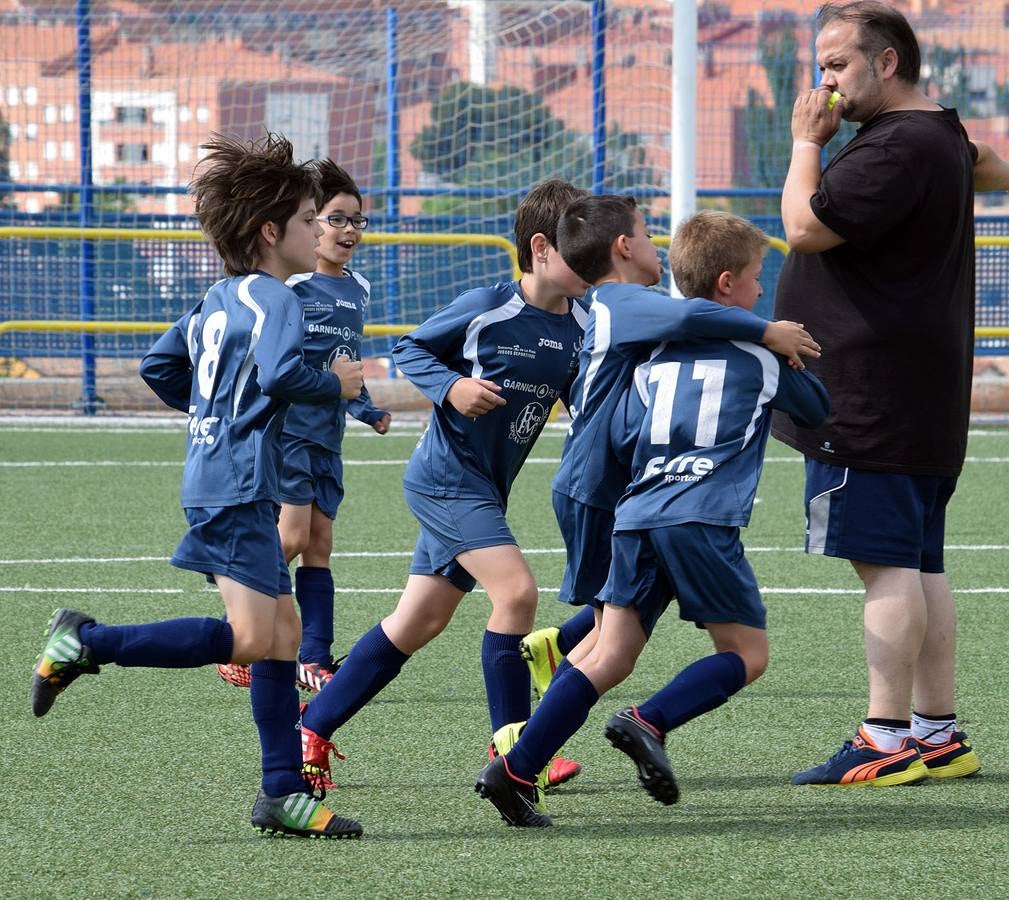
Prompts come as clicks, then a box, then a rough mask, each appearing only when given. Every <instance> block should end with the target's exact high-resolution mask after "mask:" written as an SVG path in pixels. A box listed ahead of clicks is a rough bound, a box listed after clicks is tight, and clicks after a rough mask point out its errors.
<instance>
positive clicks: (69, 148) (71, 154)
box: [60, 141, 77, 161]
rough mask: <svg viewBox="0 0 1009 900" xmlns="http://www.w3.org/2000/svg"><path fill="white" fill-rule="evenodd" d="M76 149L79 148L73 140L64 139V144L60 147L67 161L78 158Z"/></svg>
mask: <svg viewBox="0 0 1009 900" xmlns="http://www.w3.org/2000/svg"><path fill="white" fill-rule="evenodd" d="M76 150H77V148H76V145H75V144H74V142H73V141H64V142H63V146H62V147H61V148H60V151H61V155H62V156H63V158H64V159H65V160H67V161H71V160H73V159H75V158H76V156H77V152H76Z"/></svg>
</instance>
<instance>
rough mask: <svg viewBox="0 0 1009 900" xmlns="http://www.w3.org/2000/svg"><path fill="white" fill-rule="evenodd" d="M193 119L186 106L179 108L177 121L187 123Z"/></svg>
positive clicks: (190, 111)
mask: <svg viewBox="0 0 1009 900" xmlns="http://www.w3.org/2000/svg"><path fill="white" fill-rule="evenodd" d="M192 117H193V113H192V110H190V108H189V107H188V106H180V107H179V121H180V122H188V121H189V120H190V119H191V118H192Z"/></svg>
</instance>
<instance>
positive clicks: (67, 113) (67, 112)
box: [60, 103, 77, 122]
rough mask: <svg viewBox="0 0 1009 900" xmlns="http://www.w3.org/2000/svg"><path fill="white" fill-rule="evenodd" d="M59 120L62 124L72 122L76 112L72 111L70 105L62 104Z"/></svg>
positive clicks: (72, 106) (71, 105) (72, 107)
mask: <svg viewBox="0 0 1009 900" xmlns="http://www.w3.org/2000/svg"><path fill="white" fill-rule="evenodd" d="M60 118H61V119H62V120H63V121H64V122H73V120H74V119H75V118H77V110H75V109H74V105H73V104H72V103H64V104H63V108H62V109H61V110H60Z"/></svg>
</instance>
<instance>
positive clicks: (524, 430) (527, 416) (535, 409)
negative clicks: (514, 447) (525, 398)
mask: <svg viewBox="0 0 1009 900" xmlns="http://www.w3.org/2000/svg"><path fill="white" fill-rule="evenodd" d="M548 412H549V410H548V408H547V407H545V406H544V405H543V404H542V403H537V402H536V401H535V400H534V401H533V402H532V403H527V404H526V405H525V406H524V407H523V409H522V411H521V412H520V413H519V414H518V415H517V416H516V417H515V420H514V421H513V422H512V423H511V428H510V429H509V431H508V437H509V438H511V439H512V440H513V441H515V443H516V444H528V443H529V442H530V441H531V440H532V439H533V438H534V437H536V435H537V434H539V432H540V426H541V425H542V424H543V423H544V422H545V421H546V420H547V414H548Z"/></svg>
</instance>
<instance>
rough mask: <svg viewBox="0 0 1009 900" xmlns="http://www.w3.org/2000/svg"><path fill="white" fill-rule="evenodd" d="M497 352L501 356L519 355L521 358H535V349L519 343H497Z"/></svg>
mask: <svg viewBox="0 0 1009 900" xmlns="http://www.w3.org/2000/svg"><path fill="white" fill-rule="evenodd" d="M497 352H498V353H500V354H501V355H502V356H521V357H522V358H523V359H536V351H535V350H530V349H529V348H528V347H523V346H522V345H521V344H512V345H511V346H510V347H505V346H503V345H501V344H498V348H497Z"/></svg>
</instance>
